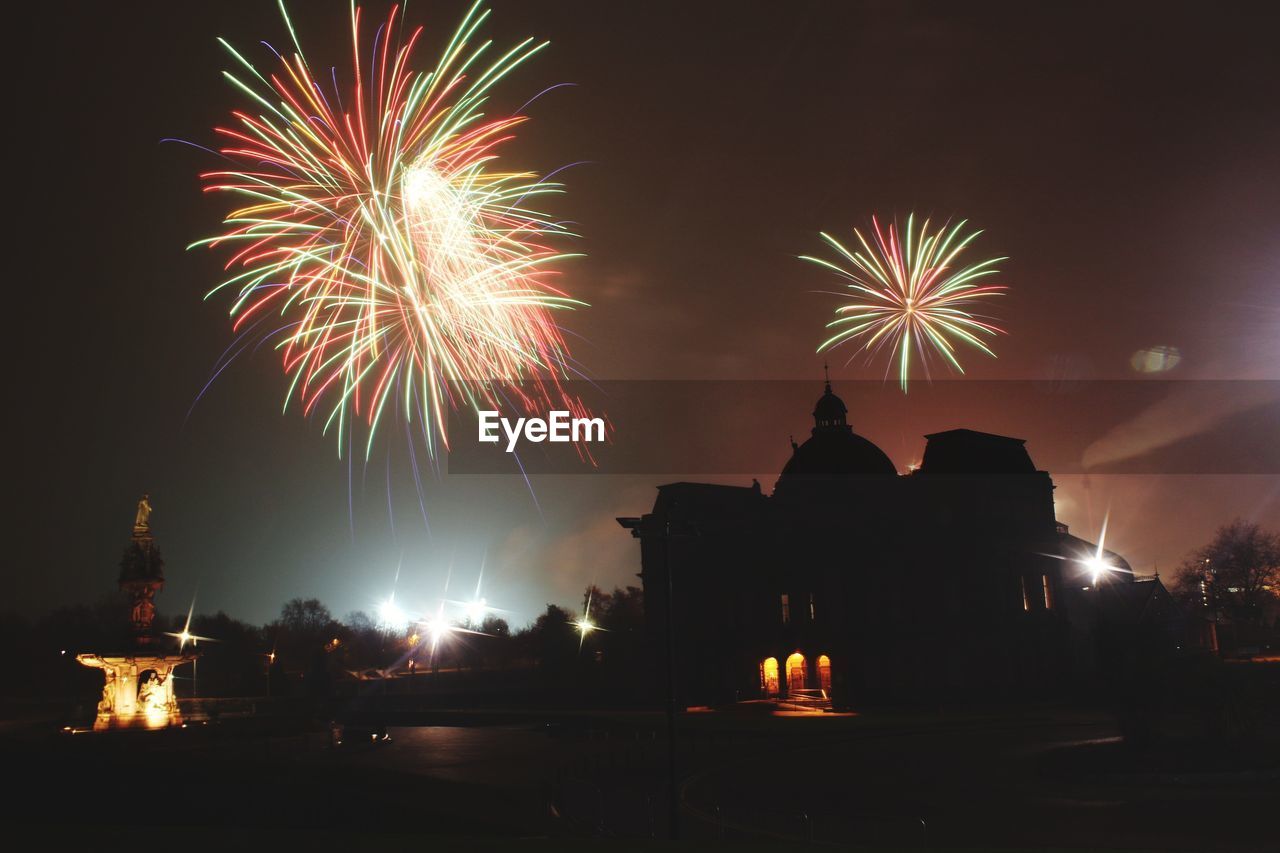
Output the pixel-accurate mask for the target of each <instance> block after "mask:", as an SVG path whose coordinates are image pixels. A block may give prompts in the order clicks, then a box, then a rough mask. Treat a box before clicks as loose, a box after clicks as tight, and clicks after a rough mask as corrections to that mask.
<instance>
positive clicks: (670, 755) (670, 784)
mask: <svg viewBox="0 0 1280 853" xmlns="http://www.w3.org/2000/svg"><path fill="white" fill-rule="evenodd" d="M679 527H681V528H682V531H681V532H680V533H678V534H677V533H675V532H674V531H673V525H672V520H671V517H670V516H669V515H668V516H667V518H666V520H665V522H664V523H663V540H664V544H665V546H666V547H665V554H666V561H665V562H666V565H665V567H664V568H665V569H666V575H667V578H666V580H667V583H666V598H667V625H666V627H667V810H668V815H667V819H668V821H669V822H670V823H669V826H670V831H671V833H670V834H671V840H672V841H675V840H676V839H678V838H679V837H680V777H679V774H678V773H677V772H676V720H677V714H676V616H675V604H676V601H675V599H676V597H675V589H674V575H675V572H674V571H673V570H672V560H671V540H672V538H673V537H674V536H677V535H679V536H685V537H693V536H698V535H700V534H699V533H698V530H697V528H696V527H695V526H694V525H693V524H690V523H688V522H685V523H683V524H681V525H679Z"/></svg>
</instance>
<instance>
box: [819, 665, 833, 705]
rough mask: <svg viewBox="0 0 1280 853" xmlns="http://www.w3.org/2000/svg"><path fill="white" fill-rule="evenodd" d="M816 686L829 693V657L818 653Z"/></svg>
mask: <svg viewBox="0 0 1280 853" xmlns="http://www.w3.org/2000/svg"><path fill="white" fill-rule="evenodd" d="M818 686H819V687H821V688H822V692H823V693H826V694H827V695H828V696H830V695H831V658H829V657H827V656H826V655H818Z"/></svg>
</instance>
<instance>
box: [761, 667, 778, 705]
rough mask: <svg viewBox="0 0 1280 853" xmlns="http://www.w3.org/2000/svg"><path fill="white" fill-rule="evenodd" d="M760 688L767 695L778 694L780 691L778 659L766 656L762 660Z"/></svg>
mask: <svg viewBox="0 0 1280 853" xmlns="http://www.w3.org/2000/svg"><path fill="white" fill-rule="evenodd" d="M760 690H761V692H762V693H764V695H765V697H766V698H767V697H769V696H777V695H778V693H779V692H780V691H779V685H778V659H777V658H765V659H764V660H763V661H761V662H760Z"/></svg>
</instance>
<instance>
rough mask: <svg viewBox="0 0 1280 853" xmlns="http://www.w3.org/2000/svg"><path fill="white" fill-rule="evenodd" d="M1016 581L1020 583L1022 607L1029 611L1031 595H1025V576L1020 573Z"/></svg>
mask: <svg viewBox="0 0 1280 853" xmlns="http://www.w3.org/2000/svg"><path fill="white" fill-rule="evenodd" d="M1018 581H1019V582H1020V583H1021V584H1022V609H1023V610H1026V611H1028V612H1030V611H1031V596H1029V595H1027V576H1026V575H1022V576H1021V577H1019V578H1018Z"/></svg>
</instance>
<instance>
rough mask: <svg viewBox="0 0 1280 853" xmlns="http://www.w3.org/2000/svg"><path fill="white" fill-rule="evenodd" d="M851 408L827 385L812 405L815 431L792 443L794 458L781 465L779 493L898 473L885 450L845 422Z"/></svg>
mask: <svg viewBox="0 0 1280 853" xmlns="http://www.w3.org/2000/svg"><path fill="white" fill-rule="evenodd" d="M848 411H849V410H848V408H847V407H846V406H845V404H844V401H843V400H841V399H840V398H839V397H837V396H836V395H835V394H834V393H833V392H832V390H831V383H830V382H828V383H827V385H826V390H825V393H823V395H822V396H821V397H819V398H818V402H817V403H816V404H815V405H814V407H813V433H812V435H810V437H809V439H808V440H807V441H805V442H804V443H803V444H800V445H796V443H795V442H794V441H793V442H792V443H791V447H792V453H791V459H790V460H788V461H787V464H786V466H785V467H784V468H783V469H782V476H781V477H779V478H778V484H777V486H776V487H775V493H776V494H785V493H787V492H791V491H795V487H798V486H800V484H801V483H806V484H809V485H806V486H804V487H802V488H800V491H803V492H806V493H809V492H812V491H813V489H812V488H811V486H819V484H825V485H821V486H820V490H821V491H823V492H826V491H828V490H829V487H830V486H832V485H834V484H838V483H840V482H842V481H844V478H863V477H868V476H870V477H885V476H897V473H898V469H897V468H896V467H894V464H893V461H892V460H890V459H889V457H888V456H886V455H885V452H884V451H883V450H881V449H880V448H878V447H876V446H875V445H874V444H872V443H871V442H870V441H868V440H867V439H865V438H863V437H862V436H860V435H858V434H857V433H855V432H854V431H853V430H852V429H851V428H850V427H849V424H848V423H847V422H846V419H845V416H846V415H847V414H848Z"/></svg>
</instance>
